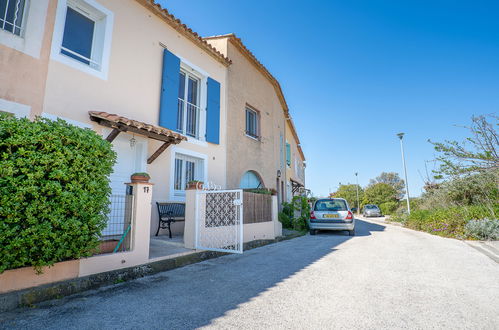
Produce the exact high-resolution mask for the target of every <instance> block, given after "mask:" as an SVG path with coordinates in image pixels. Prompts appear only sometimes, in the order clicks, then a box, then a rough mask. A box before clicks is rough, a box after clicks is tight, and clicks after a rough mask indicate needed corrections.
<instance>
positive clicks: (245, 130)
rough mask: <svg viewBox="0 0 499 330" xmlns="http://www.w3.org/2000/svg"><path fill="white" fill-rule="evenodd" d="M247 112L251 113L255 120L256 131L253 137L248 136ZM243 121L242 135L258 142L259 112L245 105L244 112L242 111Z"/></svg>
mask: <svg viewBox="0 0 499 330" xmlns="http://www.w3.org/2000/svg"><path fill="white" fill-rule="evenodd" d="M248 112H252V113H254V114H255V118H256V125H255V126H256V127H255V131H256V134H255V135H254V136H253V135H251V134H248V130H247V128H248ZM244 118H245V119H244V121H245V125H244V133H245V135H246V136H247V137H249V138H251V139H253V140H257V141H259V140H260V111H258V110H255V109H253V108H252V107H250V106H248V105H246V107H245V110H244Z"/></svg>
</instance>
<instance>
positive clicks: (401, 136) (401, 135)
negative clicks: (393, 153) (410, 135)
mask: <svg viewBox="0 0 499 330" xmlns="http://www.w3.org/2000/svg"><path fill="white" fill-rule="evenodd" d="M404 134H405V133H398V134H397V136H398V137H399V139H401V140H402V138H403V137H404Z"/></svg>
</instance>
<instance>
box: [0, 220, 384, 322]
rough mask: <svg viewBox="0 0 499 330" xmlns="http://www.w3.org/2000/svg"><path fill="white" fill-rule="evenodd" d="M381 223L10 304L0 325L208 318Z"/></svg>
mask: <svg viewBox="0 0 499 330" xmlns="http://www.w3.org/2000/svg"><path fill="white" fill-rule="evenodd" d="M384 228H385V226H382V225H378V224H374V223H370V222H366V221H362V220H357V223H356V236H353V237H351V236H348V234H347V233H346V232H326V231H321V232H320V233H319V234H318V235H316V236H310V235H306V236H304V237H300V238H296V239H293V240H289V241H284V242H281V243H278V244H272V245H268V246H265V247H261V248H258V249H254V250H250V251H246V252H245V253H244V254H243V255H228V256H224V257H220V258H217V259H212V260H208V261H205V262H201V263H198V264H194V265H190V266H187V267H184V268H179V269H176V270H172V271H169V272H163V273H160V274H157V275H154V276H149V277H145V278H142V279H138V280H134V281H130V282H127V283H123V284H120V285H115V286H112V287H109V288H107V289H103V290H99V291H96V292H94V293H92V294H88V293H87V294H83V295H79V296H73V297H69V298H66V299H62V300H61V301H59V302H52V303H49V304H47V305H46V306H43V308H40V309H37V310H24V311H18V312H17V315H15V316H14V319H12V318H11V319H10V321H7V322H6V324H5V323H4V324H1V323H0V328H2V327H3V326H6V328H10V329H12V328H49V329H51V328H117V327H119V328H161V329H192V328H198V327H202V326H205V325H210V324H212V322H213V321H214V320H216V319H217V318H219V317H222V316H223V315H225V314H227V313H228V312H230V311H231V310H234V309H237V308H238V306H239V305H241V304H244V303H246V302H249V301H250V300H252V299H254V298H256V297H258V296H259V295H261V294H262V293H264V292H266V291H267V290H269V289H271V288H273V287H275V286H276V285H278V284H279V283H280V282H283V281H285V280H286V279H289V278H291V277H293V276H294V275H295V274H297V273H299V272H300V271H302V270H303V269H305V268H307V267H308V266H310V265H311V264H313V263H314V262H316V261H318V260H319V259H321V258H323V257H324V256H326V255H328V254H330V253H334V251H335V250H336V249H337V247H338V245H340V244H342V243H344V242H346V241H348V240H351V239H366V238H365V236H369V235H371V233H372V232H373V231H383V230H384Z"/></svg>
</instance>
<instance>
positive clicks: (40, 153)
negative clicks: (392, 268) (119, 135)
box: [0, 116, 116, 273]
mask: <svg viewBox="0 0 499 330" xmlns="http://www.w3.org/2000/svg"><path fill="white" fill-rule="evenodd" d="M115 159H116V155H115V153H114V151H113V150H112V149H111V144H110V143H109V142H107V141H105V140H104V139H102V138H101V137H100V136H99V135H98V134H96V133H95V132H94V131H92V130H90V129H82V128H79V127H76V126H73V125H70V124H68V123H66V122H65V121H62V120H57V121H50V120H47V119H37V120H36V121H34V122H32V121H29V120H27V119H15V118H11V117H7V116H0V273H1V272H3V271H5V270H6V269H12V268H18V267H23V266H34V267H35V269H36V270H37V271H41V267H42V266H46V265H52V264H54V263H55V262H58V261H63V260H68V259H77V258H80V257H83V256H88V255H90V253H91V251H92V250H94V249H95V248H96V247H97V245H98V239H99V235H100V232H101V231H102V230H103V228H104V227H105V225H106V213H107V211H108V205H109V198H108V197H109V194H110V193H111V190H110V187H109V179H108V177H109V174H110V173H111V172H112V167H113V165H114V163H115Z"/></svg>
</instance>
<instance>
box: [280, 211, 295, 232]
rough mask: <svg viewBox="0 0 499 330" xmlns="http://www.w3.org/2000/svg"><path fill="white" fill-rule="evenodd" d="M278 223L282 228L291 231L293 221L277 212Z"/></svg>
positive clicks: (282, 213) (284, 214)
mask: <svg viewBox="0 0 499 330" xmlns="http://www.w3.org/2000/svg"><path fill="white" fill-rule="evenodd" d="M278 218H279V221H280V222H281V223H282V227H283V228H287V229H293V220H292V218H291V217H290V216H289V215H287V214H286V213H284V212H279V214H278Z"/></svg>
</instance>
